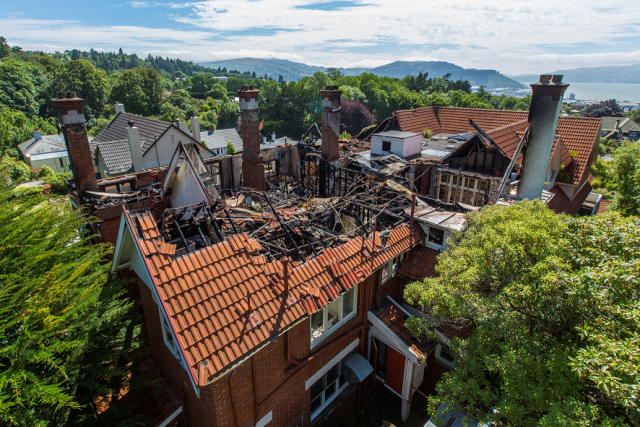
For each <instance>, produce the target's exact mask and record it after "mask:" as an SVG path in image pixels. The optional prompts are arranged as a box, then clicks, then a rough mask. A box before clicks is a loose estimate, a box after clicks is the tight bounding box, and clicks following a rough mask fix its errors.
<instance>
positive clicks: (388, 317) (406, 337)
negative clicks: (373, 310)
mask: <svg viewBox="0 0 640 427" xmlns="http://www.w3.org/2000/svg"><path fill="white" fill-rule="evenodd" d="M376 317H377V318H378V319H380V321H381V322H382V323H384V325H385V326H386V327H387V328H389V329H390V330H391V331H392V332H393V333H394V334H396V336H397V337H398V338H400V340H401V341H402V342H403V343H405V344H406V345H407V347H409V348H410V349H411V351H412V352H413V353H414V354H415V355H416V356H417V357H418V359H419V360H424V359H425V358H426V357H427V356H428V355H429V353H430V352H431V350H432V349H433V345H431V344H430V343H429V341H428V340H425V339H422V340H418V339H415V338H414V337H413V335H411V333H410V332H409V331H408V330H407V327H406V326H404V323H405V322H406V321H407V318H408V317H409V316H408V315H407V313H405V312H404V310H402V309H401V308H399V307H398V306H396V305H395V304H394V303H391V304H389V305H388V306H387V307H385V308H383V309H382V310H380V312H379V313H377V314H376Z"/></svg>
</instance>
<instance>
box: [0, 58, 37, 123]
mask: <svg viewBox="0 0 640 427" xmlns="http://www.w3.org/2000/svg"><path fill="white" fill-rule="evenodd" d="M45 80H46V76H45V73H44V72H43V71H42V70H41V69H40V67H38V66H36V65H33V64H29V63H26V62H24V61H21V60H19V59H9V60H8V61H3V62H0V104H4V105H6V106H8V107H9V108H12V109H14V110H18V111H21V112H23V113H24V114H26V115H27V116H28V117H34V116H36V115H37V114H38V111H39V110H40V105H41V104H42V102H43V100H42V99H40V93H41V91H42V90H43V83H44V81H45Z"/></svg>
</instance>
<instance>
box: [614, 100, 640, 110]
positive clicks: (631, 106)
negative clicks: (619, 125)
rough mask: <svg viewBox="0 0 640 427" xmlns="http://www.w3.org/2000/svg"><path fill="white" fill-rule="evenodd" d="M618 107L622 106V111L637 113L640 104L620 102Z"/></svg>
mask: <svg viewBox="0 0 640 427" xmlns="http://www.w3.org/2000/svg"><path fill="white" fill-rule="evenodd" d="M618 105H619V106H620V108H621V109H622V111H635V110H637V109H638V108H640V104H637V103H635V102H629V101H621V102H618Z"/></svg>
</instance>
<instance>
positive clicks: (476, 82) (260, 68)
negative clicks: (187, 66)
mask: <svg viewBox="0 0 640 427" xmlns="http://www.w3.org/2000/svg"><path fill="white" fill-rule="evenodd" d="M200 65H203V66H205V67H210V68H214V69H217V68H218V67H220V68H227V70H233V69H235V70H238V71H249V72H254V71H255V72H256V75H258V76H264V75H265V74H266V75H267V76H269V77H271V78H273V79H278V76H279V75H282V77H283V78H284V79H285V80H286V81H290V80H300V79H301V78H303V77H306V76H310V75H312V74H313V73H315V72H316V71H324V70H325V69H326V68H324V67H316V66H311V65H307V64H302V63H299V62H293V61H287V60H284V59H258V58H241V59H227V60H224V61H215V62H204V63H201V64H200ZM338 69H339V70H341V71H342V72H343V73H344V74H346V75H349V76H355V75H360V74H362V73H365V72H367V73H373V74H376V75H378V76H387V77H397V78H402V77H404V76H406V75H409V74H411V75H414V76H416V75H418V73H420V72H423V73H424V72H428V73H429V77H442V76H444V75H445V74H447V73H451V78H452V79H453V80H458V79H462V80H469V82H470V83H471V85H472V86H480V85H484V86H486V87H487V88H492V89H493V88H498V87H522V84H521V83H519V82H517V81H515V80H512V79H510V78H509V77H507V76H505V75H504V74H500V73H499V72H497V71H495V70H476V69H465V68H462V67H460V66H458V65H455V64H452V63H450V62H442V61H429V62H427V61H415V62H408V61H396V62H392V63H391V64H386V65H383V66H381V67H376V68H338Z"/></svg>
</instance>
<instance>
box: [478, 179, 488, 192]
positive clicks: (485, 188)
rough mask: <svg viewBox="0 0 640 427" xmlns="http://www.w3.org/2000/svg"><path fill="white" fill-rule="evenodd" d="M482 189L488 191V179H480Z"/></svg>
mask: <svg viewBox="0 0 640 427" xmlns="http://www.w3.org/2000/svg"><path fill="white" fill-rule="evenodd" d="M480 191H487V181H480Z"/></svg>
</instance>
